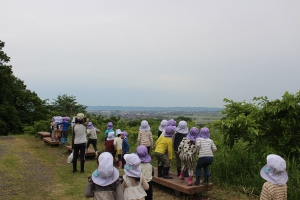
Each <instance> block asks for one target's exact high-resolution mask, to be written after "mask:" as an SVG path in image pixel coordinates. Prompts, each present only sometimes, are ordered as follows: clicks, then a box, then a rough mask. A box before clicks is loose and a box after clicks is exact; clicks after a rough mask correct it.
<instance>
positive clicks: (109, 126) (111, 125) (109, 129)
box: [104, 122, 115, 141]
mask: <svg viewBox="0 0 300 200" xmlns="http://www.w3.org/2000/svg"><path fill="white" fill-rule="evenodd" d="M109 132H115V131H114V130H113V123H112V122H108V123H107V127H106V131H105V133H104V135H105V141H106V139H107V134H108V133H109Z"/></svg>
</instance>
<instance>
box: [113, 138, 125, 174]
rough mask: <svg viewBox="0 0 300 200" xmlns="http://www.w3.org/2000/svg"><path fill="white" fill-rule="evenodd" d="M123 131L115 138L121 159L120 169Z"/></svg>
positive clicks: (120, 161) (115, 144)
mask: <svg viewBox="0 0 300 200" xmlns="http://www.w3.org/2000/svg"><path fill="white" fill-rule="evenodd" d="M123 137H124V135H123V133H122V132H121V133H119V134H118V135H117V137H116V138H115V139H114V146H115V149H116V151H117V155H118V161H119V169H122V142H123Z"/></svg>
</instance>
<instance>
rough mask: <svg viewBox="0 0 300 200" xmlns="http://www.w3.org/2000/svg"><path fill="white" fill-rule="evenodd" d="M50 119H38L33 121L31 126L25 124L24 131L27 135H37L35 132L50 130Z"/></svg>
mask: <svg viewBox="0 0 300 200" xmlns="http://www.w3.org/2000/svg"><path fill="white" fill-rule="evenodd" d="M50 130H51V129H50V121H48V120H40V121H35V122H34V124H33V126H26V127H25V128H24V133H25V134H28V135H34V136H36V137H37V136H38V135H37V133H38V132H40V131H48V132H49V131H50Z"/></svg>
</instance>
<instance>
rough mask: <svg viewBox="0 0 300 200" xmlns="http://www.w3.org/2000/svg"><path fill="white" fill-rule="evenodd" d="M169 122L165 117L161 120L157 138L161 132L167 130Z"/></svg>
mask: <svg viewBox="0 0 300 200" xmlns="http://www.w3.org/2000/svg"><path fill="white" fill-rule="evenodd" d="M167 123H168V121H167V120H165V119H163V120H162V121H161V122H160V125H159V127H158V133H157V138H159V136H160V135H161V133H162V132H163V131H164V130H165V128H166V127H167Z"/></svg>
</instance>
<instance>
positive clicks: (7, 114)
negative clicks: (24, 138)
mask: <svg viewBox="0 0 300 200" xmlns="http://www.w3.org/2000/svg"><path fill="white" fill-rule="evenodd" d="M4 46H5V43H4V42H2V41H1V40H0V86H1V87H0V93H1V95H0V129H1V133H0V135H8V134H9V133H22V132H23V128H24V126H26V125H32V124H33V123H34V121H35V120H43V119H45V118H47V114H48V113H49V109H48V107H47V103H46V101H42V100H41V99H40V98H39V97H38V96H37V94H36V93H34V92H31V91H30V90H28V89H27V88H26V85H25V84H24V82H23V81H22V80H20V79H19V78H17V77H15V76H14V74H13V71H12V66H10V65H6V63H8V62H9V61H10V58H9V57H8V56H7V55H6V54H5V53H4V52H3V51H2V48H3V47H4Z"/></svg>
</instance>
